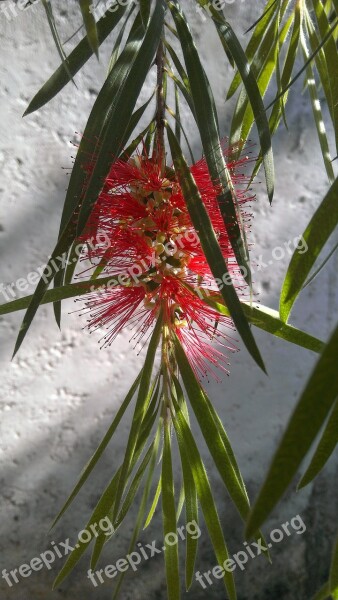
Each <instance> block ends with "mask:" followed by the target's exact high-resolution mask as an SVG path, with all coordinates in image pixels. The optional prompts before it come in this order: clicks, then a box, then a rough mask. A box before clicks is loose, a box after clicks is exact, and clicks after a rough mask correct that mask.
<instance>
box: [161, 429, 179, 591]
mask: <svg viewBox="0 0 338 600" xmlns="http://www.w3.org/2000/svg"><path fill="white" fill-rule="evenodd" d="M170 429H171V428H170V423H169V421H168V420H166V421H165V423H164V447H163V460H162V475H161V479H162V519H163V534H164V548H165V550H164V558H165V567H166V576H167V590H168V599H169V600H179V598H180V596H181V595H180V573H179V565H178V543H177V542H176V544H172V543H170V542H169V540H168V539H166V536H170V534H172V533H176V528H177V518H176V507H175V490H174V478H173V467H172V460H171V433H170ZM168 542H169V543H168Z"/></svg>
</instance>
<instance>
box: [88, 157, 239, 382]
mask: <svg viewBox="0 0 338 600" xmlns="http://www.w3.org/2000/svg"><path fill="white" fill-rule="evenodd" d="M246 160H248V159H247V158H244V159H240V161H238V162H237V163H231V162H229V163H228V167H229V170H230V172H231V174H232V177H233V184H234V185H235V186H237V185H238V184H243V183H246V181H245V180H244V176H243V175H241V174H238V172H237V168H238V166H239V165H242V163H243V162H245V161H246ZM191 173H192V174H193V176H194V178H195V181H196V184H197V186H198V188H199V191H200V194H201V197H202V199H203V202H204V203H205V206H206V208H207V210H208V213H209V215H210V219H211V222H212V225H213V227H214V230H215V232H216V235H217V238H218V242H219V245H220V248H221V250H222V253H223V256H224V258H225V259H226V261H227V265H228V270H229V271H230V273H231V275H232V276H233V277H234V278H235V279H236V277H237V276H239V275H240V270H239V266H238V264H237V262H236V259H235V256H234V253H233V250H232V247H231V243H230V240H229V236H228V232H227V230H226V228H225V226H224V222H223V219H222V216H221V213H220V210H219V206H218V202H217V195H218V193H219V190H218V188H217V186H215V185H214V184H213V183H212V181H211V179H210V175H209V172H208V167H207V164H206V161H205V160H204V159H202V160H200V161H199V162H198V163H196V164H195V165H193V166H192V167H191ZM237 194H238V197H239V202H240V205H243V204H244V203H245V202H247V201H248V200H249V199H250V198H249V197H248V195H247V194H246V193H245V192H243V191H241V190H237ZM241 210H242V216H243V218H244V220H245V219H246V217H247V215H246V214H245V213H244V212H243V209H242V208H241ZM79 242H81V243H83V245H84V246H83V247H84V250H83V254H82V260H90V262H91V263H92V264H93V265H95V266H97V264H100V265H101V268H102V271H101V272H102V273H103V274H104V275H105V276H107V275H109V276H112V277H113V276H116V277H118V282H119V283H117V285H114V286H113V287H110V288H109V289H104V290H100V291H94V292H92V293H91V294H90V295H89V296H87V299H86V303H85V304H86V309H85V310H86V312H89V315H90V316H89V328H90V329H97V328H101V327H104V328H106V329H107V333H106V334H105V335H104V337H103V345H110V344H111V343H112V341H113V340H114V338H115V337H116V336H117V334H118V333H119V332H120V331H121V330H122V329H123V328H124V327H125V326H130V327H132V328H134V330H135V333H134V336H133V337H134V339H136V340H140V339H141V338H142V337H143V336H144V335H145V334H146V333H147V331H149V328H150V327H151V326H152V325H153V323H154V321H155V319H156V317H157V314H158V312H159V310H160V307H162V309H163V313H164V322H165V324H166V325H167V327H168V328H169V330H170V331H174V332H175V333H176V335H177V336H178V338H179V340H180V341H181V343H182V345H183V347H184V349H185V351H186V353H187V356H188V358H189V360H190V362H191V365H192V367H193V368H194V370H195V372H196V373H197V374H202V375H203V374H205V373H206V372H207V371H208V370H209V371H210V370H212V365H214V366H220V367H221V368H223V369H224V370H226V365H227V364H228V363H227V358H226V356H225V355H224V354H223V352H222V351H221V349H215V348H213V347H212V346H211V341H212V340H213V339H217V341H218V342H220V344H221V346H223V347H224V348H226V349H227V350H230V351H235V350H236V348H235V347H234V345H233V343H232V339H231V337H230V336H229V335H227V334H226V333H225V332H224V326H226V328H227V329H230V330H233V329H234V327H233V324H232V321H231V319H230V318H228V317H225V316H224V315H220V314H219V313H218V312H217V311H216V310H214V309H213V308H212V307H210V306H209V305H208V304H207V303H206V302H205V301H204V300H203V291H204V293H208V294H212V293H216V292H217V291H218V288H217V285H216V282H215V281H214V278H213V276H212V274H211V271H210V268H209V265H208V263H207V261H206V258H205V256H204V253H203V250H202V247H201V244H200V241H199V238H198V235H197V232H196V231H195V229H194V227H193V225H192V222H191V220H190V216H189V213H188V210H187V207H186V204H185V201H184V197H183V194H182V190H181V188H180V185H179V184H178V182H177V180H176V178H175V173H174V172H173V171H171V170H168V173H166V174H165V175H163V174H162V172H161V166H160V165H159V164H158V162H157V161H156V159H153V158H149V157H147V156H145V155H143V154H140V153H137V154H136V155H135V156H134V157H132V158H131V159H130V160H129V161H128V162H124V161H120V160H117V161H116V162H114V163H113V165H112V167H111V169H110V172H109V174H108V176H107V178H106V181H105V183H104V186H103V190H102V192H101V194H100V196H99V198H98V200H97V202H96V204H95V206H94V209H93V211H92V214H91V217H90V219H89V222H88V224H87V226H86V228H85V231H84V233H83V234H82V235H81V237H80V239H79ZM240 281H241V285H243V281H242V279H241V280H240Z"/></svg>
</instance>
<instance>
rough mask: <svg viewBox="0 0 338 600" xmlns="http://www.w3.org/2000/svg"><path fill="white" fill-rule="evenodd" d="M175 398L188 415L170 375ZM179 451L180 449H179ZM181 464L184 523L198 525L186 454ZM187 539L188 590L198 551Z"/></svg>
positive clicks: (193, 539)
mask: <svg viewBox="0 0 338 600" xmlns="http://www.w3.org/2000/svg"><path fill="white" fill-rule="evenodd" d="M172 378H173V382H174V386H175V390H176V396H177V400H178V404H179V406H180V407H181V410H182V411H183V414H186V415H188V409H187V406H186V403H185V399H184V395H183V390H182V388H181V385H180V383H179V381H178V379H177V377H175V375H172ZM185 418H186V419H187V417H185ZM179 450H181V448H179ZM180 457H181V463H182V472H183V485H184V494H185V518H186V523H197V524H198V501H197V491H196V486H195V481H194V476H193V473H192V468H191V465H190V463H189V460H188V458H187V456H186V454H185V453H184V452H183V453H180ZM186 533H187V539H186V560H185V565H186V567H185V582H186V589H187V590H189V589H190V587H191V585H192V582H193V576H194V574H195V563H196V555H197V550H198V538H197V537H196V536H194V537H193V536H192V535H191V534H190V533H189V532H188V531H187V532H186Z"/></svg>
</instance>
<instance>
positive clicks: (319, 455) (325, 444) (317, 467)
mask: <svg viewBox="0 0 338 600" xmlns="http://www.w3.org/2000/svg"><path fill="white" fill-rule="evenodd" d="M337 444H338V400H336V403H335V405H334V407H333V410H332V413H331V415H330V418H329V420H328V422H327V424H326V426H325V430H324V433H323V435H322V438H321V440H320V442H319V444H318V447H317V449H316V452H315V454H314V456H313V457H312V460H311V463H310V465H309V466H308V468H307V469H306V472H305V473H304V475H303V477H302V479H301V480H300V482H299V484H298V489H301V488H302V487H305V486H306V485H308V484H309V483H310V482H311V481H313V479H314V478H315V477H317V475H318V473H320V471H321V470H322V469H323V468H324V466H325V465H326V463H327V461H328V460H329V458H330V456H331V454H332V453H333V451H334V449H335V447H336V446H337Z"/></svg>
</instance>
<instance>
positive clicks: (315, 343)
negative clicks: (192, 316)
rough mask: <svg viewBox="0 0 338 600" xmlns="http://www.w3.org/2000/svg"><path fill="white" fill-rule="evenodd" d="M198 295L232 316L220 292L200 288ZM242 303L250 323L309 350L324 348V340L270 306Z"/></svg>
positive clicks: (319, 350) (316, 350) (318, 350)
mask: <svg viewBox="0 0 338 600" xmlns="http://www.w3.org/2000/svg"><path fill="white" fill-rule="evenodd" d="M187 287H188V288H189V289H190V291H192V292H193V293H195V294H196V293H197V292H196V290H194V289H193V288H192V287H190V286H187ZM198 296H199V297H203V300H204V302H206V304H209V306H211V307H212V308H214V309H215V310H217V311H218V312H220V313H221V314H223V315H226V316H230V312H229V310H228V309H227V307H226V306H225V305H224V304H223V300H222V297H221V296H219V295H218V294H213V295H212V296H208V295H207V294H206V293H205V290H203V289H202V288H200V289H199V290H198ZM241 304H242V308H243V311H244V313H245V316H246V318H247V319H248V321H249V323H251V324H252V325H254V326H255V327H259V329H262V330H263V331H266V332H267V333H271V334H272V335H275V336H276V337H279V338H281V339H282V340H285V341H287V342H290V343H291V344H296V345H297V346H301V347H303V348H306V349H307V350H312V352H318V353H319V352H321V351H322V350H323V349H324V342H322V341H320V340H318V339H317V338H315V337H313V336H312V335H310V334H308V333H306V332H305V331H301V330H300V329H297V328H296V327H293V326H292V325H288V324H286V323H284V321H281V319H280V317H279V313H278V312H277V311H276V310H273V309H272V308H269V307H268V306H264V305H263V304H253V303H248V302H242V303H241Z"/></svg>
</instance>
